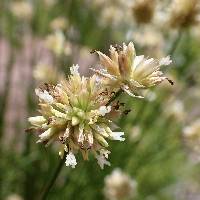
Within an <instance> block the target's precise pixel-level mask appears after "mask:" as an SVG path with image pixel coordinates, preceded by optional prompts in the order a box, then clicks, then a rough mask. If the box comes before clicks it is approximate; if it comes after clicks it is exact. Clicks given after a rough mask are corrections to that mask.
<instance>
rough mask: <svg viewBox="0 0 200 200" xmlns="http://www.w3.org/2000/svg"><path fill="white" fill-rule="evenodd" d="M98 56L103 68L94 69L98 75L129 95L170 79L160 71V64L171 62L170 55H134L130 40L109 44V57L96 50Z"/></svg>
mask: <svg viewBox="0 0 200 200" xmlns="http://www.w3.org/2000/svg"><path fill="white" fill-rule="evenodd" d="M96 52H97V53H98V55H99V58H100V64H101V66H102V67H103V69H100V70H95V69H92V70H93V71H95V72H96V73H97V74H98V75H100V76H103V77H105V78H106V79H107V84H108V85H110V86H111V87H114V88H116V87H118V88H121V89H122V90H124V91H125V92H127V93H128V94H129V95H131V96H136V95H135V94H136V93H137V92H138V91H139V89H146V88H149V87H152V86H155V85H158V84H159V83H161V82H162V81H164V80H168V81H169V82H170V83H171V84H173V83H172V81H170V80H169V79H168V78H167V77H165V76H164V74H163V73H162V72H161V71H160V67H161V66H162V65H169V64H171V62H172V61H171V60H170V57H169V56H167V57H165V58H162V59H160V60H157V59H154V58H145V57H144V56H143V55H141V56H136V52H135V48H134V45H133V43H132V42H130V43H129V44H128V45H126V44H123V46H122V47H121V46H110V57H108V56H107V55H105V54H103V53H102V52H100V51H96ZM137 97H141V96H137Z"/></svg>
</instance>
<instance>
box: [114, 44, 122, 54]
mask: <svg viewBox="0 0 200 200" xmlns="http://www.w3.org/2000/svg"><path fill="white" fill-rule="evenodd" d="M113 47H114V48H115V50H116V51H117V52H120V51H122V50H123V48H122V46H120V45H119V44H115V45H113Z"/></svg>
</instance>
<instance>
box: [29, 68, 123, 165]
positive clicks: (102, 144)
mask: <svg viewBox="0 0 200 200" xmlns="http://www.w3.org/2000/svg"><path fill="white" fill-rule="evenodd" d="M78 67H79V66H78V65H74V66H72V67H71V68H70V70H71V75H70V76H69V79H68V80H64V81H62V82H61V83H60V84H57V85H56V86H53V85H48V84H46V85H45V87H44V88H39V89H36V95H37V96H38V97H39V101H40V103H39V106H40V113H41V115H40V116H36V117H30V118H29V122H30V123H31V124H32V128H34V129H36V131H37V132H38V133H39V140H38V141H37V142H39V143H40V142H42V143H44V144H46V145H49V144H50V143H52V142H54V141H57V142H59V144H60V151H59V155H60V156H61V157H63V155H64V152H67V156H66V165H67V166H72V167H73V168H74V167H75V165H76V164H77V162H76V158H75V154H76V153H77V152H79V151H80V152H81V153H82V156H83V158H84V160H88V153H89V152H91V153H93V154H94V156H95V157H96V159H97V161H98V164H99V165H100V167H101V168H103V167H104V165H110V163H109V162H108V161H107V160H106V159H107V158H108V154H109V153H110V152H109V151H108V150H107V149H106V147H108V142H107V140H106V139H111V140H119V141H124V140H125V139H124V138H122V136H123V134H124V133H123V132H113V131H112V130H111V128H110V127H111V125H112V122H111V121H110V120H109V119H108V116H107V115H108V113H110V112H111V111H112V107H111V106H110V105H107V103H108V101H109V99H110V98H111V95H112V94H111V93H109V91H107V94H106V95H105V94H104V91H105V87H103V86H102V84H101V83H100V82H99V78H98V77H97V76H96V75H93V76H92V77H90V78H86V77H81V76H80V75H79V73H78Z"/></svg>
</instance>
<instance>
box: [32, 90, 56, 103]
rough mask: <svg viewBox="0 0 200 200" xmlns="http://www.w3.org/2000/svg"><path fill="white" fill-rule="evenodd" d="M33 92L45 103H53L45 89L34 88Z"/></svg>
mask: <svg viewBox="0 0 200 200" xmlns="http://www.w3.org/2000/svg"><path fill="white" fill-rule="evenodd" d="M35 93H36V95H37V96H38V97H39V98H40V100H43V101H44V102H45V103H48V104H52V103H53V97H52V96H51V95H50V94H49V93H48V92H47V91H46V90H44V91H42V90H41V89H35Z"/></svg>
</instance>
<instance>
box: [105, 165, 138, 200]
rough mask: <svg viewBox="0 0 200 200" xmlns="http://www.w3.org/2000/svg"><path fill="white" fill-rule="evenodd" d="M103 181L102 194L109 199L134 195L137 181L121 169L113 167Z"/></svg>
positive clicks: (127, 197) (113, 199) (118, 199)
mask: <svg viewBox="0 0 200 200" xmlns="http://www.w3.org/2000/svg"><path fill="white" fill-rule="evenodd" d="M104 182H105V187H104V195H105V196H106V198H107V199H109V200H120V199H130V198H133V197H134V196H135V195H136V188H137V182H136V181H135V180H134V179H132V178H131V177H130V176H129V175H128V174H126V173H124V172H122V171H121V169H118V168H116V169H114V170H113V171H112V173H111V174H110V175H108V176H106V177H105V180H104Z"/></svg>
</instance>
